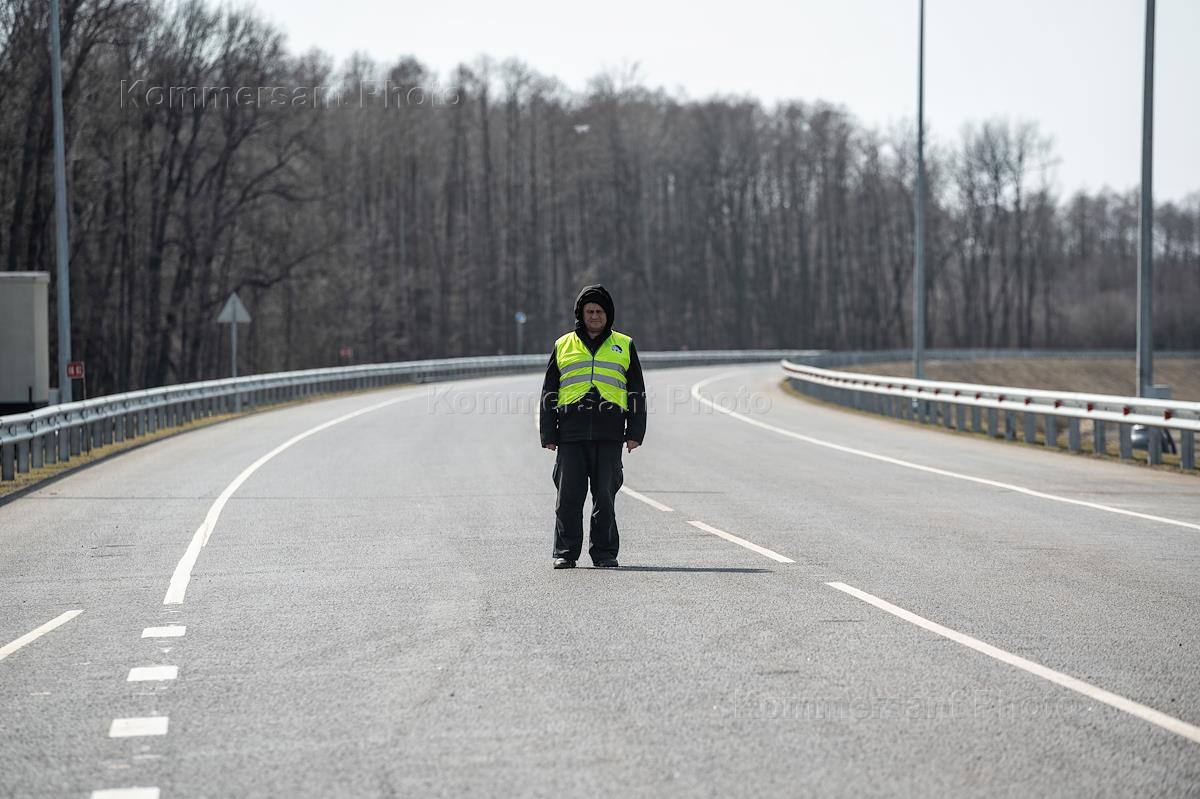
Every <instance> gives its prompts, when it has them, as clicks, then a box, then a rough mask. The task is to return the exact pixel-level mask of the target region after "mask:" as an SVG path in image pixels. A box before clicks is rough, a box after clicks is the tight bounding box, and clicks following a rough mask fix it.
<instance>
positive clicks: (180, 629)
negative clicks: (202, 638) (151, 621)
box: [142, 624, 187, 638]
mask: <svg viewBox="0 0 1200 799" xmlns="http://www.w3.org/2000/svg"><path fill="white" fill-rule="evenodd" d="M185 632H187V627H185V626H184V625H182V624H168V625H167V626H165V627H147V628H146V629H144V630H142V637H143V638H179V637H180V636H182V635H183V634H184V633H185Z"/></svg>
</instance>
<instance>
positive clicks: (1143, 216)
mask: <svg viewBox="0 0 1200 799" xmlns="http://www.w3.org/2000/svg"><path fill="white" fill-rule="evenodd" d="M1142 79H1143V84H1142V202H1141V208H1140V213H1139V214H1138V292H1137V293H1138V313H1137V390H1138V396H1139V397H1148V396H1150V394H1151V393H1153V392H1152V388H1151V387H1152V386H1153V384H1154V324H1153V317H1152V315H1151V312H1152V310H1153V299H1154V296H1153V295H1154V287H1153V285H1152V284H1151V279H1152V278H1153V275H1154V251H1153V245H1154V200H1153V197H1152V191H1151V189H1152V178H1153V176H1154V0H1146V51H1145V68H1144V71H1143V74H1142Z"/></svg>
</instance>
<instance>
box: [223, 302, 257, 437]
mask: <svg viewBox="0 0 1200 799" xmlns="http://www.w3.org/2000/svg"><path fill="white" fill-rule="evenodd" d="M217 322H218V323H220V324H227V325H229V347H230V363H231V367H230V373H231V374H232V376H233V377H237V363H238V361H237V334H238V325H239V324H247V325H248V324H250V312H249V311H247V310H246V306H245V305H242V301H241V299H239V298H238V295H237V292H236V291H235V292H233V293H232V294H230V295H229V299H227V300H225V307H223V308H222V309H221V313H220V314H218V315H217ZM233 410H234V412H235V413H241V412H242V392H240V391H239V392H237V393H236V394H234V401H233Z"/></svg>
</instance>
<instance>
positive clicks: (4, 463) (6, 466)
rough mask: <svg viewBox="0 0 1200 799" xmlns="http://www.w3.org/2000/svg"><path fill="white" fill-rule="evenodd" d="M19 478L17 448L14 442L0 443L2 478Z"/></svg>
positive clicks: (0, 475)
mask: <svg viewBox="0 0 1200 799" xmlns="http://www.w3.org/2000/svg"><path fill="white" fill-rule="evenodd" d="M16 479H17V448H16V446H14V445H13V444H0V480H16Z"/></svg>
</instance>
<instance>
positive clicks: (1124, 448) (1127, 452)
mask: <svg viewBox="0 0 1200 799" xmlns="http://www.w3.org/2000/svg"><path fill="white" fill-rule="evenodd" d="M1117 427H1118V428H1119V429H1118V433H1119V434H1120V440H1121V452H1120V455H1121V460H1123V461H1127V460H1129V459H1130V458H1132V457H1133V428H1132V427H1131V426H1130V425H1127V424H1125V423H1124V422H1118V423H1117Z"/></svg>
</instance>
